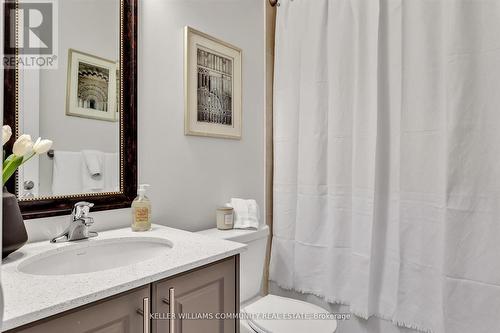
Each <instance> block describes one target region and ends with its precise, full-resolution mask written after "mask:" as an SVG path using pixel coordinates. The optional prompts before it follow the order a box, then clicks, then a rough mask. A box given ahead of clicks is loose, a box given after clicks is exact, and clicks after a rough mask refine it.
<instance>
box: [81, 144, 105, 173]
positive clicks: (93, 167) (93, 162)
mask: <svg viewBox="0 0 500 333" xmlns="http://www.w3.org/2000/svg"><path fill="white" fill-rule="evenodd" d="M82 154H83V160H84V162H85V166H86V167H87V170H88V171H89V174H90V176H92V177H95V176H99V175H101V173H102V169H103V160H104V153H103V152H101V151H98V150H82Z"/></svg>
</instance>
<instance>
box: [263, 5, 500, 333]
mask: <svg viewBox="0 0 500 333" xmlns="http://www.w3.org/2000/svg"><path fill="white" fill-rule="evenodd" d="M275 54H276V64H275V100H274V113H275V119H274V121H275V136H274V143H275V157H274V161H275V176H274V238H273V243H272V258H271V268H270V270H271V271H270V277H271V280H273V281H275V282H276V283H277V284H278V285H280V286H281V287H283V288H287V289H294V290H298V291H301V292H307V293H312V294H315V295H319V296H322V297H324V298H325V299H326V300H328V301H330V302H338V303H344V304H349V305H350V308H351V310H352V311H353V313H355V314H357V315H359V316H361V317H364V318H367V317H369V316H372V315H375V316H379V317H382V318H385V319H388V320H391V321H393V322H394V323H396V324H399V325H402V326H406V327H411V328H415V329H419V330H421V331H426V332H436V333H441V332H445V333H497V332H500V1H499V0H473V1H472V0H294V1H291V0H281V6H280V7H279V9H278V16H277V26H276V51H275Z"/></svg>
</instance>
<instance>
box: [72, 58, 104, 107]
mask: <svg viewBox="0 0 500 333" xmlns="http://www.w3.org/2000/svg"><path fill="white" fill-rule="evenodd" d="M108 86H109V69H107V68H103V67H99V66H95V65H92V64H87V63H85V62H80V63H79V64H78V107H80V108H84V109H93V110H98V111H107V109H108Z"/></svg>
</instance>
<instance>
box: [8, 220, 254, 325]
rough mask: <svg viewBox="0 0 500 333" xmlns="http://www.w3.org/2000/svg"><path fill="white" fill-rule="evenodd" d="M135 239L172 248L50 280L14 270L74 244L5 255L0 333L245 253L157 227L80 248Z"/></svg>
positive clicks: (110, 235) (107, 234) (122, 232)
mask: <svg viewBox="0 0 500 333" xmlns="http://www.w3.org/2000/svg"><path fill="white" fill-rule="evenodd" d="M141 236H143V237H157V238H164V239H168V240H169V241H171V242H172V243H173V247H172V248H171V249H170V250H169V251H166V252H165V254H161V255H159V256H156V257H152V258H150V259H147V260H145V261H142V262H140V263H137V264H132V265H128V266H122V267H118V268H114V269H108V270H103V271H99V272H94V273H84V274H73V275H51V276H47V275H30V274H25V273H22V272H20V271H19V270H18V265H19V264H20V263H21V262H23V261H24V260H25V259H28V258H31V257H33V256H34V255H37V254H40V253H43V252H45V251H47V250H53V249H55V248H64V247H66V246H71V245H74V244H75V243H79V242H67V243H58V244H51V243H49V242H48V241H44V242H38V243H31V244H27V245H25V246H24V247H23V248H21V249H20V250H19V251H17V252H16V253H13V254H11V256H10V257H8V258H6V259H5V260H4V261H3V262H2V273H1V274H2V280H1V283H2V289H3V297H4V316H3V325H2V329H3V331H7V330H9V329H13V328H15V327H19V326H22V325H25V324H28V323H31V322H34V321H37V320H39V319H42V318H46V317H49V316H52V315H55V314H58V313H61V312H64V311H67V310H70V309H74V308H77V307H79V306H82V305H85V304H89V303H92V302H95V301H98V300H100V299H104V298H107V297H109V296H113V295H117V294H120V293H122V292H125V291H128V290H131V289H134V288H137V287H140V286H143V285H146V284H148V283H151V282H154V281H158V280H161V279H164V278H167V277H170V276H173V275H176V274H178V273H182V272H185V271H188V270H190V269H193V268H196V267H200V266H203V265H205V264H209V263H211V262H215V261H218V260H221V259H224V258H227V257H230V256H233V255H236V254H238V253H241V252H243V251H244V250H245V247H246V246H245V245H244V244H240V243H235V242H231V241H225V240H220V239H216V238H211V237H207V236H203V235H200V234H198V233H191V232H187V231H182V230H178V229H172V228H168V227H164V226H160V225H153V228H152V230H151V231H148V232H143V233H136V232H132V231H131V230H130V228H124V229H117V230H110V231H104V232H101V233H99V236H98V237H96V238H93V239H90V240H85V241H80V242H93V241H97V240H103V239H117V238H129V237H141Z"/></svg>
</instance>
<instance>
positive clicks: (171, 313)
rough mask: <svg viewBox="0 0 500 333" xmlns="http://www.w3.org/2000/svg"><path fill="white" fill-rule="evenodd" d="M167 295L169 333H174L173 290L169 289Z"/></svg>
mask: <svg viewBox="0 0 500 333" xmlns="http://www.w3.org/2000/svg"><path fill="white" fill-rule="evenodd" d="M168 293H169V302H170V333H175V289H174V288H170V289H169V291H168Z"/></svg>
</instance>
